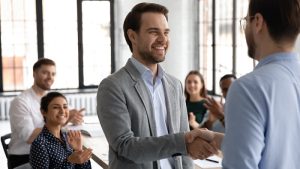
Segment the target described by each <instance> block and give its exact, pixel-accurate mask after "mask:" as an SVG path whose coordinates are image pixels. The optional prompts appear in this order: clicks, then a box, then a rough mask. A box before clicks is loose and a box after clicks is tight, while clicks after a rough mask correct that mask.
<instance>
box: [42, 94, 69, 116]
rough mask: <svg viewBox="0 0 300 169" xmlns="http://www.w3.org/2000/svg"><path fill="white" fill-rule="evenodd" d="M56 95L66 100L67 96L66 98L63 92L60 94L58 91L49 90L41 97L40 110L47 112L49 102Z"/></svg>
mask: <svg viewBox="0 0 300 169" xmlns="http://www.w3.org/2000/svg"><path fill="white" fill-rule="evenodd" d="M57 97H62V98H64V99H65V100H66V101H68V100H67V98H66V97H65V96H64V95H63V94H61V93H59V92H49V93H48V94H46V95H45V96H44V97H42V99H41V111H45V112H47V111H48V106H49V104H50V102H51V101H52V100H53V99H55V98H57Z"/></svg>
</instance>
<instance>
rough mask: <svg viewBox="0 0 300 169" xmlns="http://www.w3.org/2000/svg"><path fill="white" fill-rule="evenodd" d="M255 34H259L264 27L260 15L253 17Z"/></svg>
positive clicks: (262, 18) (263, 21)
mask: <svg viewBox="0 0 300 169" xmlns="http://www.w3.org/2000/svg"><path fill="white" fill-rule="evenodd" d="M254 22H255V33H258V32H261V31H262V30H263V29H264V27H265V26H266V24H265V20H264V17H263V16H262V15H261V14H260V13H256V14H255V15H254Z"/></svg>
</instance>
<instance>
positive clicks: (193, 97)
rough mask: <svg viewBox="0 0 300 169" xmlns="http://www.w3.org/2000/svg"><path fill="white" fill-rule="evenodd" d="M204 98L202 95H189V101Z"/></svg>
mask: <svg viewBox="0 0 300 169" xmlns="http://www.w3.org/2000/svg"><path fill="white" fill-rule="evenodd" d="M203 99H204V98H203V97H201V96H200V95H198V94H197V95H191V96H190V101H191V102H196V101H200V100H203Z"/></svg>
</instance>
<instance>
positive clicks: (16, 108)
mask: <svg viewBox="0 0 300 169" xmlns="http://www.w3.org/2000/svg"><path fill="white" fill-rule="evenodd" d="M55 75H56V68H55V62H54V61H52V60H50V59H47V58H43V59H39V60H38V61H37V62H36V63H35V64H34V65H33V78H34V84H33V86H32V87H31V88H30V89H27V90H25V91H23V92H22V93H21V94H20V95H19V96H17V97H16V98H14V100H13V101H12V102H11V105H10V109H9V116H10V126H11V141H10V143H9V149H8V166H9V167H11V168H14V167H17V166H19V165H22V164H25V163H28V162H29V151H30V144H31V143H32V141H33V140H34V139H35V138H36V137H37V136H38V134H39V133H40V132H41V130H42V127H43V126H44V119H43V116H42V114H41V111H40V100H41V98H42V97H43V96H44V95H45V94H46V93H47V91H48V90H50V88H51V86H52V84H53V82H54V77H55ZM81 111H83V109H81V110H79V111H78V110H76V109H73V110H72V111H70V118H69V121H70V122H72V123H73V124H80V123H82V121H83V115H82V113H81Z"/></svg>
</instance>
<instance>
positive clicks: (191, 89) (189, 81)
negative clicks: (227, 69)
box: [185, 74, 203, 96]
mask: <svg viewBox="0 0 300 169" xmlns="http://www.w3.org/2000/svg"><path fill="white" fill-rule="evenodd" d="M185 86H186V91H187V93H188V94H189V95H190V96H199V95H200V93H201V89H202V88H203V84H202V82H201V79H200V77H199V76H198V75H196V74H191V75H189V76H188V77H187V78H186V81H185Z"/></svg>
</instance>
